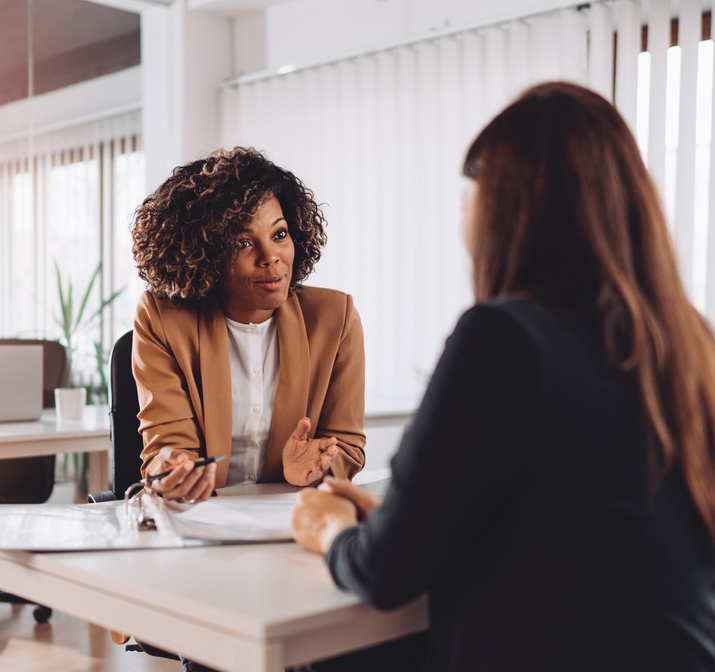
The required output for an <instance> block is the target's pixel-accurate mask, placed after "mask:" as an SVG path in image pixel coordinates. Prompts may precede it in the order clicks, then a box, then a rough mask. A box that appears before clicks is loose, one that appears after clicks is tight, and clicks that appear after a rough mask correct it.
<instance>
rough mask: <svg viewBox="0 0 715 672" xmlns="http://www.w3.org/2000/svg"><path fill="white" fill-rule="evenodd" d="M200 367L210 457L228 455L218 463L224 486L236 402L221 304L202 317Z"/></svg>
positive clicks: (218, 475) (220, 482)
mask: <svg viewBox="0 0 715 672" xmlns="http://www.w3.org/2000/svg"><path fill="white" fill-rule="evenodd" d="M199 363H200V364H199V368H200V371H201V389H202V391H203V411H204V427H203V430H204V436H205V437H206V454H207V457H212V456H214V455H225V456H226V458H228V459H225V460H221V461H220V462H218V463H217V465H216V486H217V487H223V485H224V484H225V482H226V476H227V475H228V465H229V462H230V457H231V429H232V425H233V422H232V418H233V406H232V400H231V367H230V365H229V356H228V332H227V329H226V321H225V319H224V316H223V311H222V310H221V308H220V305H212V306H211V307H210V308H209V307H207V308H206V309H205V311H202V312H201V315H200V318H199Z"/></svg>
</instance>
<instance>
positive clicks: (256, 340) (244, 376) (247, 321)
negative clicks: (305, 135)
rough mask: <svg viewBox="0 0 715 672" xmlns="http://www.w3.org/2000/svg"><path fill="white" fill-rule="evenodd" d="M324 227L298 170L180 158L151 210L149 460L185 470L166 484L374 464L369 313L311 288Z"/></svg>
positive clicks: (145, 231)
mask: <svg viewBox="0 0 715 672" xmlns="http://www.w3.org/2000/svg"><path fill="white" fill-rule="evenodd" d="M324 224H325V221H324V218H323V214H322V212H321V211H320V209H319V207H318V205H317V204H316V202H315V200H314V199H313V194H312V192H311V191H310V190H309V189H307V188H306V187H305V186H304V185H303V183H302V182H301V181H300V180H299V179H297V178H296V177H295V176H294V175H293V174H292V173H290V172H288V171H287V170H284V169H282V168H280V167H278V166H276V165H275V164H274V163H272V162H271V161H269V160H268V159H267V158H266V157H265V156H263V155H262V154H261V153H260V152H258V151H256V150H254V149H252V148H241V147H236V148H234V149H233V150H231V151H223V150H222V151H218V152H215V153H213V154H211V155H210V156H208V157H207V158H204V159H200V160H197V161H194V162H192V163H189V164H187V165H185V166H181V167H179V168H176V169H175V170H174V172H173V174H172V176H171V177H170V178H169V179H167V180H166V182H164V183H163V184H162V185H161V186H160V187H159V188H158V189H157V190H156V191H155V192H154V193H153V194H152V195H151V196H149V197H148V198H147V199H146V200H145V201H144V202H143V203H142V205H141V206H140V207H139V208H138V210H137V212H136V215H135V220H134V224H133V227H132V236H133V253H134V258H135V260H136V263H137V267H138V269H139V274H140V276H141V277H142V278H143V279H144V280H146V282H147V283H148V291H147V292H145V293H144V294H143V295H142V297H141V299H140V301H139V306H138V308H137V313H136V318H135V323H134V346H133V371H134V377H135V379H136V381H137V387H138V391H139V402H140V407H141V410H140V412H139V419H140V431H141V432H142V434H143V438H144V450H143V452H142V460H143V463H142V467H141V470H142V475H143V476H150V475H153V474H157V473H160V472H163V471H165V470H168V469H171V470H172V472H171V474H170V475H168V476H166V477H164V478H162V479H160V480H158V481H155V482H154V483H153V484H152V488H153V489H155V490H156V491H158V492H160V493H161V494H162V495H163V496H164V497H165V498H167V499H174V500H178V501H189V502H199V501H203V500H205V499H207V498H208V497H209V496H210V495H211V492H212V491H213V490H214V488H215V487H223V486H227V485H233V484H237V483H243V482H259V481H281V480H285V481H287V482H288V483H291V484H293V485H298V486H305V485H311V484H317V483H319V482H320V481H321V480H322V479H323V477H324V476H325V475H326V474H327V473H332V474H333V475H335V476H340V477H343V478H348V479H351V478H352V477H353V476H354V475H355V474H356V473H357V472H358V471H359V470H360V469H361V468H362V467H363V464H364V461H365V456H364V445H365V435H364V434H363V423H364V387H365V384H364V378H365V361H364V350H363V334H362V327H361V324H360V319H359V317H358V314H357V312H356V310H355V308H354V306H353V302H352V298H351V297H350V296H349V295H347V294H343V293H341V292H337V291H333V290H329V289H319V288H314V287H303V286H301V282H302V281H303V280H305V279H306V278H307V277H308V275H309V274H310V273H311V271H312V270H313V267H314V265H315V263H316V262H317V261H318V259H319V258H320V250H321V247H322V246H323V245H324V244H325V242H326V236H325V233H324V230H323V227H324ZM220 455H223V456H225V457H227V458H229V459H226V460H223V461H221V462H218V463H214V464H210V465H208V466H206V467H197V468H196V469H194V468H193V462H195V461H196V460H198V459H199V458H202V457H212V456H220Z"/></svg>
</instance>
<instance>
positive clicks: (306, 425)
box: [293, 418, 310, 441]
mask: <svg viewBox="0 0 715 672" xmlns="http://www.w3.org/2000/svg"><path fill="white" fill-rule="evenodd" d="M309 431H310V418H301V419H300V420H298V424H297V425H296V426H295V431H294V432H293V436H294V437H295V438H296V439H297V440H298V441H305V440H306V439H307V438H308V432H309Z"/></svg>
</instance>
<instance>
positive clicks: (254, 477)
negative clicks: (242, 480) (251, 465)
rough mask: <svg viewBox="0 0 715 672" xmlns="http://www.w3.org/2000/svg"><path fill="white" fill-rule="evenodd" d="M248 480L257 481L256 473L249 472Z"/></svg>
mask: <svg viewBox="0 0 715 672" xmlns="http://www.w3.org/2000/svg"><path fill="white" fill-rule="evenodd" d="M248 480H249V481H255V480H256V474H248Z"/></svg>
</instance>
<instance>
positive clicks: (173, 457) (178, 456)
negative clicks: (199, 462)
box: [154, 446, 189, 473]
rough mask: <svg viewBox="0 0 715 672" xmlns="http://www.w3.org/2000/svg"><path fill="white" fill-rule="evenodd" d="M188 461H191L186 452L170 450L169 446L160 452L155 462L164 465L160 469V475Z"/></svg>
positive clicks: (158, 471)
mask: <svg viewBox="0 0 715 672" xmlns="http://www.w3.org/2000/svg"><path fill="white" fill-rule="evenodd" d="M186 459H189V458H188V457H187V455H186V452H185V451H183V450H177V449H176V448H169V447H168V446H165V447H164V448H162V449H161V450H160V451H159V453H158V454H157V456H156V457H155V458H154V461H155V462H156V463H157V464H160V465H162V466H161V468H160V469H158V470H157V472H156V473H160V472H162V471H166V470H167V469H171V467H173V466H176V465H178V464H181V463H182V462H183V461H184V460H186Z"/></svg>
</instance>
